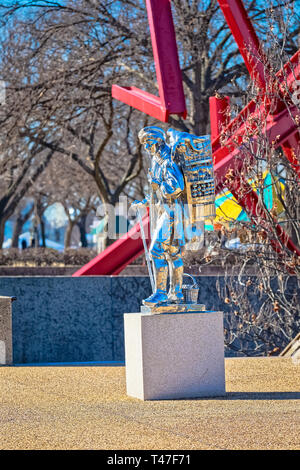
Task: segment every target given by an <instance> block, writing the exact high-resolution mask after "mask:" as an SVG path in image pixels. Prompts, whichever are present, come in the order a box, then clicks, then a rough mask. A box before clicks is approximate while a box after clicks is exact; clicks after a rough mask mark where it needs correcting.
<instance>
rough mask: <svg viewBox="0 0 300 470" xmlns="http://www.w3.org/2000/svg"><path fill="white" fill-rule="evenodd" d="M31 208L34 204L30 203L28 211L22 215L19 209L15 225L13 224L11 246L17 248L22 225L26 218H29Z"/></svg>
mask: <svg viewBox="0 0 300 470" xmlns="http://www.w3.org/2000/svg"><path fill="white" fill-rule="evenodd" d="M33 208H34V206H33V205H32V206H31V208H30V209H29V211H28V212H26V214H24V215H22V211H21V210H19V212H18V215H17V218H16V222H15V226H14V231H13V236H12V242H11V246H12V248H18V246H19V238H20V235H21V233H22V229H23V226H24V224H25V223H26V222H27V220H28V219H29V218H30V216H31V214H32V212H33Z"/></svg>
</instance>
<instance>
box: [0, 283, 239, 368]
mask: <svg viewBox="0 0 300 470" xmlns="http://www.w3.org/2000/svg"><path fill="white" fill-rule="evenodd" d="M197 280H198V283H199V285H200V292H199V299H198V301H200V302H201V303H204V304H205V305H206V308H207V310H216V311H224V312H225V316H224V322H225V325H226V315H228V312H229V309H228V306H227V305H226V304H224V303H223V301H222V300H220V299H219V297H218V293H217V289H216V282H217V280H218V282H220V283H221V284H222V283H223V278H222V277H220V276H207V277H205V276H201V277H200V276H199V277H198V278H197ZM150 293H151V286H150V281H149V278H148V277H147V276H134V277H130V276H98V277H92V276H87V277H78V278H72V277H64V276H61V277H37V276H35V277H1V278H0V296H11V297H16V298H17V300H16V301H15V302H14V303H13V306H12V307H13V309H12V312H13V313H12V338H13V363H15V364H22V363H47V362H90V361H124V327H123V314H124V313H131V312H138V311H139V310H140V305H141V301H142V299H144V298H145V297H147V296H148V295H150ZM225 353H226V355H227V356H230V355H232V354H233V353H232V352H231V351H230V350H225Z"/></svg>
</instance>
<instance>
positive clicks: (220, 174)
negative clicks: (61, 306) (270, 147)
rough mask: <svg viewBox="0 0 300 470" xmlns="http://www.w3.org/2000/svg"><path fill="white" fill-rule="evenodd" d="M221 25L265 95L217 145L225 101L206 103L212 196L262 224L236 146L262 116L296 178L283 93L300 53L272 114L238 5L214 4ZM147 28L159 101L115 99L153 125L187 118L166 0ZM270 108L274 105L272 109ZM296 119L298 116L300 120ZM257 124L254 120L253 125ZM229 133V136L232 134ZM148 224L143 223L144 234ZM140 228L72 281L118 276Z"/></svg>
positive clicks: (299, 67) (154, 8) (141, 96)
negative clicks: (228, 199) (225, 192)
mask: <svg viewBox="0 0 300 470" xmlns="http://www.w3.org/2000/svg"><path fill="white" fill-rule="evenodd" d="M218 2H219V5H220V7H221V9H222V11H223V14H224V16H225V19H226V21H227V23H228V26H229V27H230V29H231V32H232V34H233V36H234V39H235V41H236V43H237V45H238V47H239V50H240V53H241V55H242V57H243V59H244V61H245V64H246V66H247V68H248V71H249V73H250V76H251V79H252V80H253V81H254V82H255V84H256V85H257V86H258V87H259V89H260V90H261V96H262V98H263V96H264V95H263V94H264V93H265V97H266V99H265V100H262V102H263V101H264V104H257V103H256V102H254V101H251V102H250V103H249V104H248V105H247V106H246V107H245V108H244V109H243V110H242V111H241V113H240V114H239V115H238V116H237V117H236V118H235V119H234V120H233V121H231V122H229V123H228V125H227V128H226V129H225V134H228V135H230V134H231V137H230V138H228V140H227V141H226V142H225V143H224V142H223V143H222V145H221V142H220V129H221V128H222V127H223V126H224V124H227V122H226V119H227V114H226V112H224V111H226V109H228V106H229V100H228V99H226V98H223V99H221V100H220V99H219V98H217V97H214V98H211V100H210V111H211V132H212V149H213V157H214V171H215V177H216V190H217V192H218V191H220V190H221V189H222V188H224V187H227V188H228V189H229V190H230V191H231V192H232V194H233V195H234V196H235V198H236V199H237V201H238V203H239V204H240V205H241V206H242V207H244V208H247V209H248V212H250V214H253V216H255V215H257V214H258V213H259V214H260V216H261V218H262V219H265V220H266V216H265V214H264V211H263V209H261V208H260V207H258V198H257V195H256V193H255V192H254V191H253V190H252V188H251V187H249V185H248V183H247V182H246V181H245V180H243V179H242V178H241V176H240V174H239V172H240V169H241V165H242V158H238V157H243V154H242V152H243V150H242V149H241V148H237V146H236V143H234V142H236V140H237V141H240V142H242V138H243V136H244V135H245V132H246V131H249V129H250V130H251V124H250V122H253V120H252V119H250V120H249V117H250V116H251V117H254V118H255V116H259V115H260V116H261V115H263V116H265V117H266V118H267V120H266V121H267V125H266V129H265V130H266V135H267V137H268V139H269V141H270V142H273V141H274V142H276V144H275V147H279V146H280V147H281V148H282V150H283V152H284V154H285V156H286V158H287V159H288V160H289V162H290V163H291V166H292V167H293V169H294V171H295V172H296V173H297V175H298V176H300V165H299V161H298V159H297V156H296V152H295V150H296V149H297V148H299V144H300V135H299V131H298V128H297V125H296V121H295V118H296V116H299V114H300V113H299V109H298V108H297V106H295V105H294V103H293V102H290V103H289V107H288V108H287V106H286V100H287V93H286V89H288V90H289V91H290V92H292V91H293V85H294V83H295V80H298V79H299V78H300V50H299V51H298V52H297V53H296V54H295V55H294V56H293V57H292V58H291V59H290V60H289V62H288V63H287V64H286V65H285V66H284V68H283V69H282V70H280V71H279V72H278V73H277V74H276V79H277V83H278V84H279V87H278V89H279V91H280V92H281V94H282V100H280V99H278V100H277V103H276V108H275V109H272V114H271V113H270V106H271V102H268V98H267V94H266V91H267V89H268V86H270V83H271V82H272V81H273V82H274V80H273V78H274V77H272V73H271V72H270V71H269V70H268V68H267V67H266V63H265V60H264V57H263V52H262V48H261V47H260V43H259V40H258V38H257V36H256V33H255V30H254V28H253V25H252V23H251V21H250V19H249V17H248V14H247V12H246V10H245V7H244V5H243V2H242V0H218ZM146 3H147V9H148V17H149V25H150V31H151V38H152V45H153V54H154V60H155V66H156V73H157V80H158V86H159V95H160V97H159V98H158V97H155V96H154V95H150V94H149V93H146V92H143V91H141V90H138V89H136V88H134V87H126V88H122V87H118V86H116V85H114V86H113V89H112V94H113V97H115V98H117V99H119V100H121V101H123V102H125V103H127V104H129V105H130V106H133V107H135V108H137V109H139V110H141V111H143V112H145V113H147V114H149V115H151V116H153V117H156V118H157V119H159V120H161V121H164V122H166V121H167V120H168V116H169V115H170V114H178V115H181V116H184V117H185V115H186V110H185V102H184V95H183V87H182V80H181V72H180V69H179V61H178V53H177V46H176V38H175V32H174V26H173V20H172V14H171V7H170V0H146ZM284 101H285V103H284ZM272 106H273V107H274V103H272ZM299 118H300V116H299ZM254 121H255V120H254ZM230 130H232V132H230ZM147 224H148V219H147V218H144V226H145V228H146V229H148V227H147ZM139 230H140V229H139V225H136V226H135V227H134V228H133V229H132V230H131V232H129V233H128V234H127V235H126V236H124V237H122V238H121V239H119V240H118V241H116V242H115V243H114V244H113V245H111V246H110V247H109V248H108V249H107V250H105V251H104V252H103V253H100V255H98V256H97V257H96V258H95V260H93V261H92V262H90V263H88V264H87V265H86V266H83V268H81V269H80V270H79V271H77V272H76V273H75V274H74V276H81V275H99V274H105V275H109V274H119V273H120V272H121V270H122V269H123V268H124V267H125V266H126V265H127V264H129V263H130V262H132V261H133V260H134V259H135V258H136V257H138V256H139V255H140V254H142V253H143V245H142V240H141V239H140V238H136V237H135V239H134V240H132V238H130V233H131V235H132V233H134V234H137V233H138V232H139ZM276 230H277V233H278V235H279V238H280V240H281V242H282V243H283V244H284V245H285V246H287V247H288V248H289V249H291V250H292V251H293V252H295V253H296V254H297V255H299V256H300V250H299V248H298V247H296V246H295V245H294V243H293V242H292V241H291V240H290V238H289V237H288V236H287V234H285V233H284V231H283V229H282V228H281V227H280V226H279V225H278V226H277V227H276ZM273 248H274V249H275V250H276V251H280V246H279V243H278V242H277V243H276V242H275V241H274V243H273Z"/></svg>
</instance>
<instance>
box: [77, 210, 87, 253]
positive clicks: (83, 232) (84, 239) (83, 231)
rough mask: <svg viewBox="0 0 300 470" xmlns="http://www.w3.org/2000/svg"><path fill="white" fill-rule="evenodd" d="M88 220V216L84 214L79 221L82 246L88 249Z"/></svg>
mask: <svg viewBox="0 0 300 470" xmlns="http://www.w3.org/2000/svg"><path fill="white" fill-rule="evenodd" d="M86 218H87V214H83V215H82V216H81V217H80V219H79V221H78V222H77V225H78V228H79V232H80V241H81V246H82V248H87V246H88V242H87V237H86V227H85V225H86Z"/></svg>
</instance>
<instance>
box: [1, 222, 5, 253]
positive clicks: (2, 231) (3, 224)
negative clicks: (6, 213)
mask: <svg viewBox="0 0 300 470" xmlns="http://www.w3.org/2000/svg"><path fill="white" fill-rule="evenodd" d="M5 223H6V220H5V219H4V218H1V219H0V250H2V245H3V243H4V230H5Z"/></svg>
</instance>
